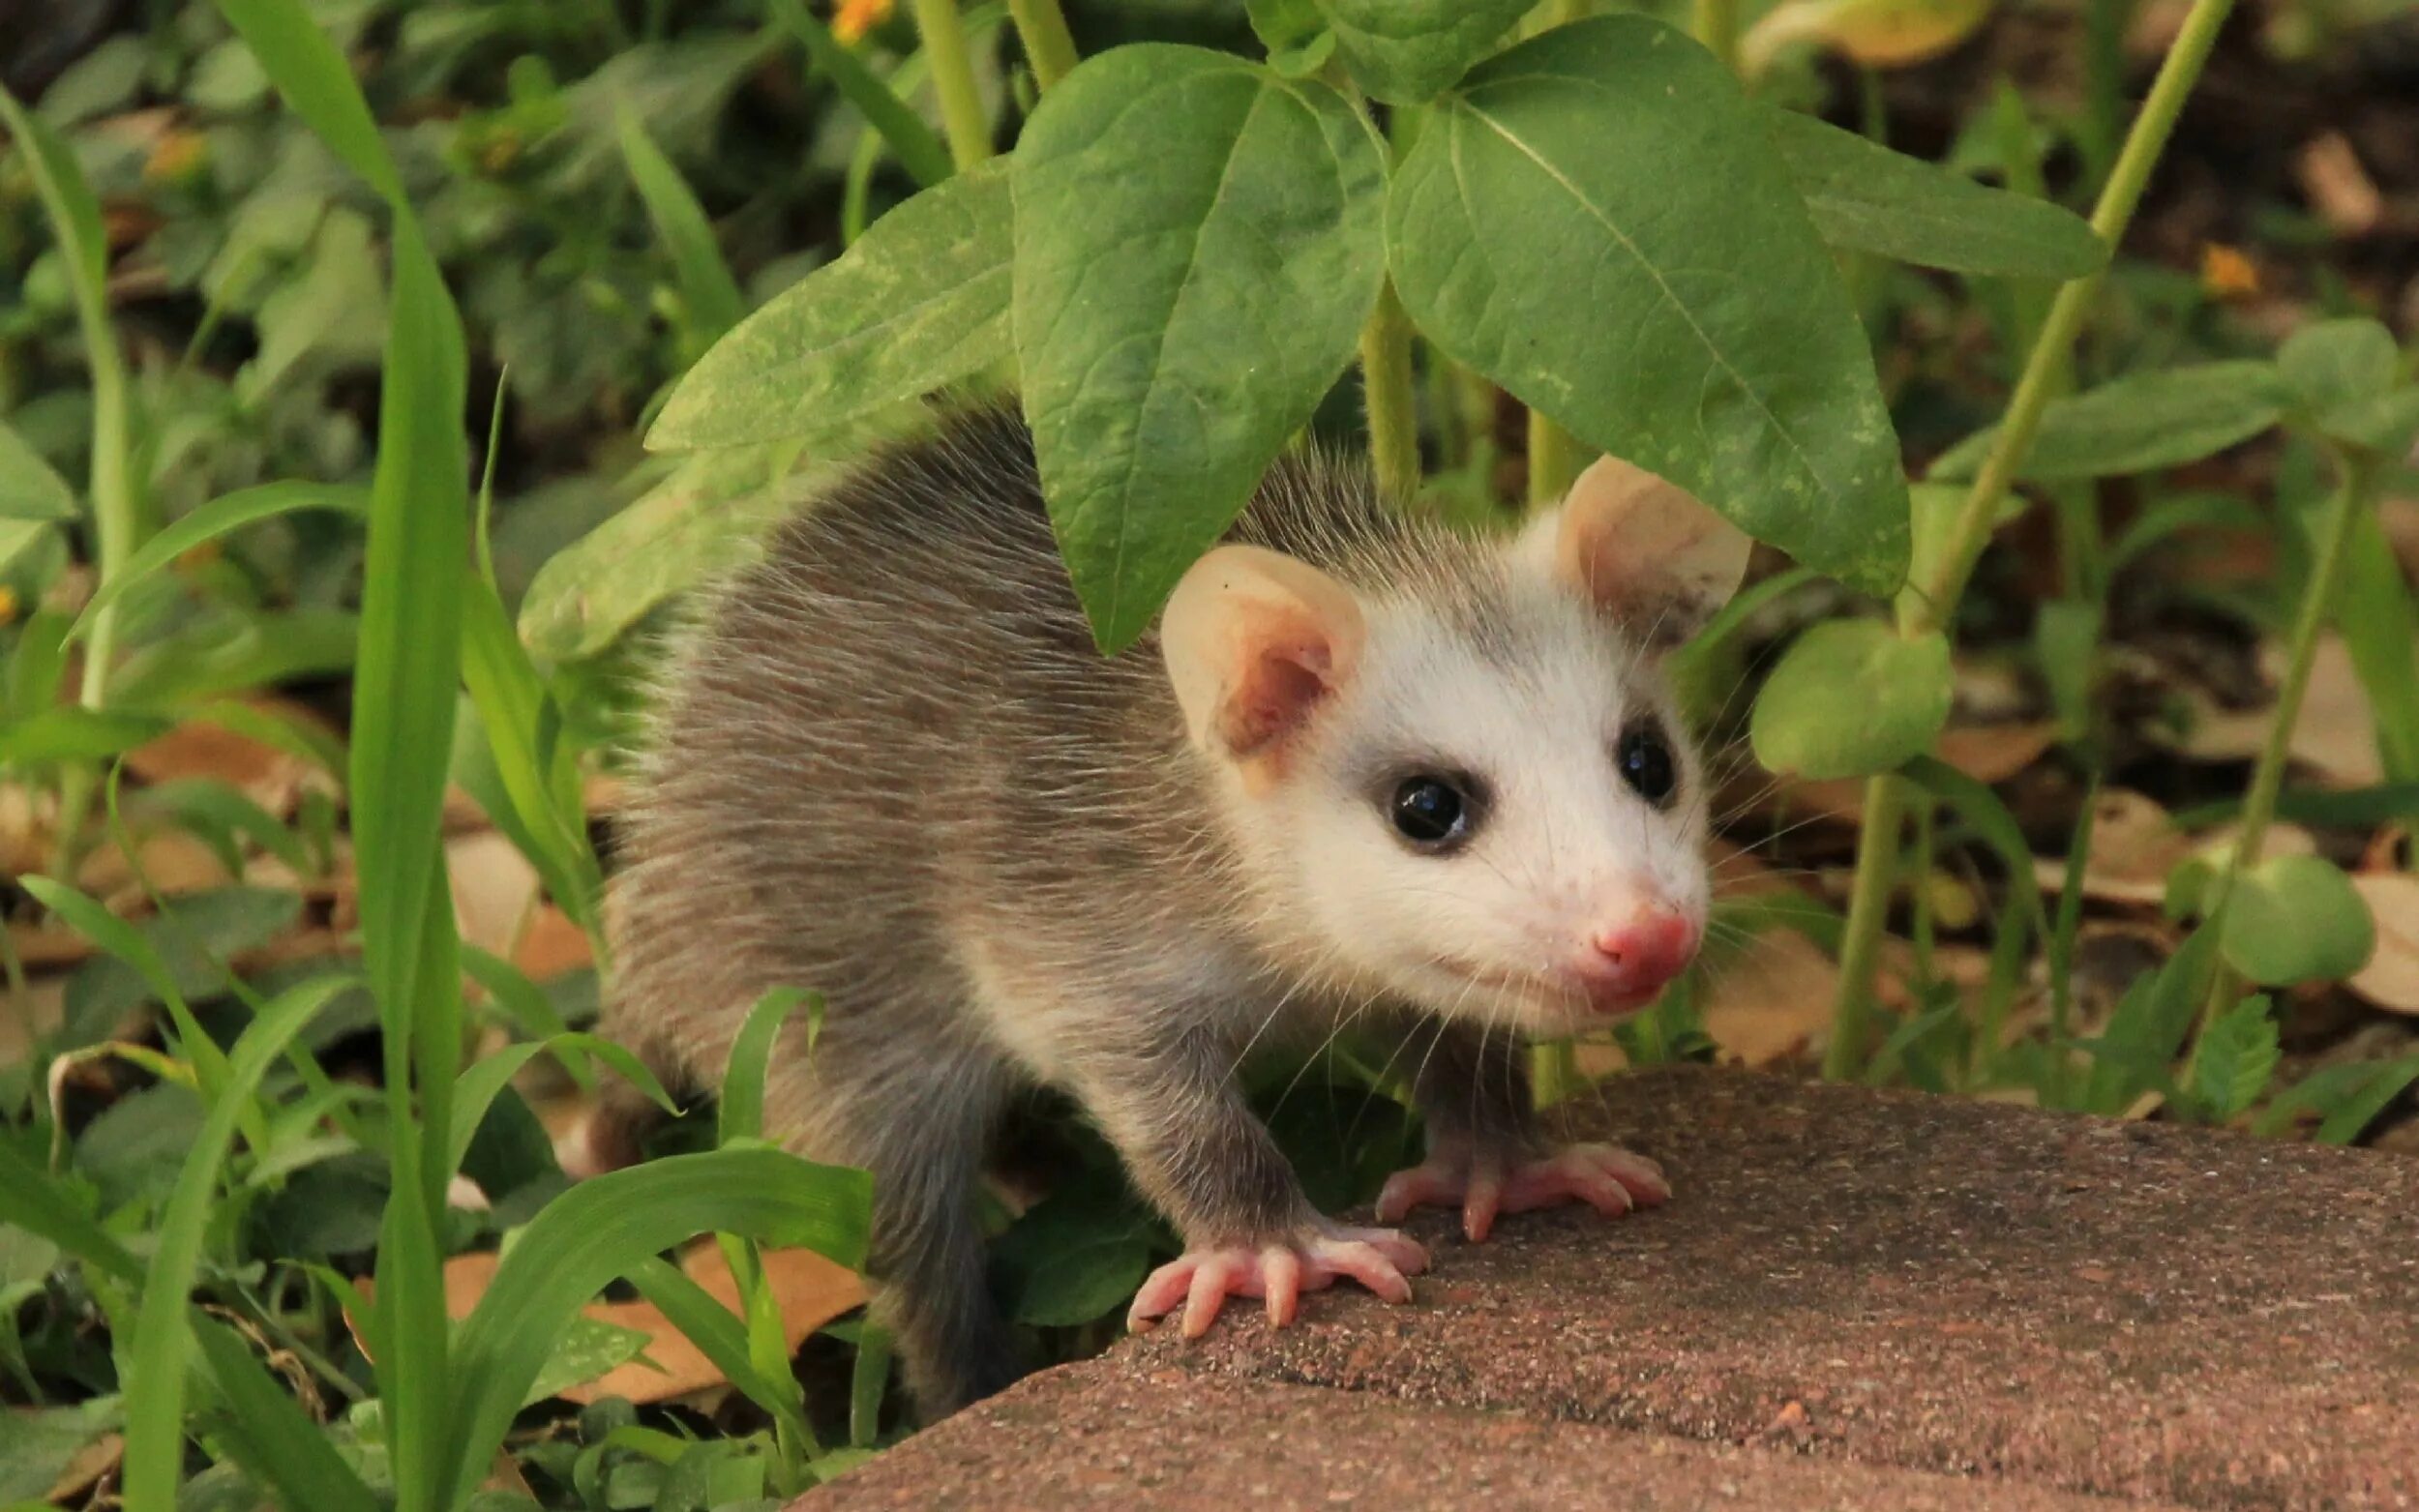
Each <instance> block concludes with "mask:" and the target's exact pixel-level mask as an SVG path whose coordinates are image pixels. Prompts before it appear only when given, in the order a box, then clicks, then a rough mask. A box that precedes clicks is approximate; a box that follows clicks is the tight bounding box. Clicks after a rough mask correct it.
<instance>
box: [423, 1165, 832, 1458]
mask: <svg viewBox="0 0 2419 1512" xmlns="http://www.w3.org/2000/svg"><path fill="white" fill-rule="evenodd" d="M872 1194H873V1181H872V1178H871V1177H869V1176H868V1175H866V1173H865V1172H864V1171H853V1170H850V1169H848V1168H845V1167H838V1166H818V1165H815V1164H813V1163H812V1162H809V1161H804V1160H800V1159H799V1158H798V1157H796V1156H794V1155H789V1154H784V1153H783V1152H781V1151H779V1150H774V1149H765V1148H755V1149H727V1150H712V1151H708V1152H706V1153H703V1154H698V1155H674V1156H672V1157H670V1158H668V1159H664V1160H658V1161H650V1162H648V1163H647V1164H645V1165H643V1166H634V1167H631V1168H629V1169H627V1170H624V1171H611V1172H609V1173H607V1174H605V1175H602V1176H598V1177H595V1178H594V1179H592V1180H588V1181H583V1182H582V1183H581V1184H580V1185H578V1186H576V1187H573V1188H572V1189H571V1190H570V1191H568V1192H566V1193H564V1194H563V1195H562V1196H560V1197H558V1198H556V1199H555V1200H554V1201H552V1202H550V1203H548V1204H547V1205H546V1207H545V1208H544V1209H542V1210H541V1211H540V1212H539V1213H538V1215H537V1217H536V1218H534V1219H532V1220H531V1221H530V1223H529V1225H528V1227H527V1228H525V1229H523V1230H522V1232H521V1237H520V1238H519V1239H518V1240H517V1241H515V1243H514V1244H513V1247H512V1249H511V1250H510V1251H509V1252H508V1253H507V1254H506V1255H505V1256H504V1259H503V1261H502V1263H500V1264H499V1265H497V1266H496V1268H495V1275H494V1278H493V1281H491V1282H490V1283H489V1286H488V1290H487V1294H486V1295H485V1296H483V1297H481V1298H480V1300H479V1305H478V1306H477V1307H476V1308H475V1309H473V1310H472V1312H471V1314H470V1316H469V1318H467V1319H464V1320H463V1324H462V1328H461V1332H460V1335H459V1337H458V1339H457V1341H456V1349H455V1356H454V1363H455V1366H456V1374H455V1378H454V1381H453V1387H454V1395H453V1401H452V1410H451V1412H450V1413H449V1415H448V1425H447V1428H448V1431H447V1433H446V1436H445V1437H446V1440H447V1442H448V1443H449V1444H450V1445H451V1446H452V1448H453V1450H454V1454H453V1465H454V1475H455V1478H454V1480H453V1482H452V1484H451V1485H450V1486H449V1487H448V1488H446V1491H445V1494H444V1496H443V1497H441V1498H439V1500H440V1504H445V1505H454V1504H459V1503H460V1502H461V1501H462V1500H463V1498H464V1497H468V1496H469V1494H470V1491H471V1489H472V1487H473V1486H475V1485H476V1483H477V1481H478V1478H479V1476H480V1475H481V1474H483V1473H485V1467H486V1464H487V1459H488V1456H489V1455H491V1454H493V1452H494V1449H495V1446H496V1445H497V1444H498V1443H500V1442H502V1441H503V1437H504V1433H505V1430H506V1429H508V1428H510V1427H511V1426H512V1418H513V1413H514V1411H515V1410H516V1409H517V1408H519V1406H520V1403H521V1400H522V1396H523V1393H524V1392H526V1391H527V1389H528V1386H529V1383H530V1382H531V1381H532V1380H534V1379H537V1372H538V1370H539V1368H540V1367H541V1366H543V1365H544V1364H545V1363H546V1360H547V1357H548V1355H549V1354H550V1353H551V1352H552V1348H553V1343H554V1340H555V1338H556V1336H557V1335H559V1334H560V1333H561V1332H562V1329H563V1327H564V1325H565V1324H566V1323H568V1322H569V1321H570V1319H571V1318H572V1317H573V1316H574V1315H575V1314H577V1313H578V1312H579V1310H580V1309H581V1308H582V1306H584V1305H585V1304H586V1303H587V1301H588V1299H589V1298H590V1297H592V1296H594V1295H595V1294H596V1292H597V1290H598V1289H600V1288H602V1287H604V1286H605V1285H606V1284H607V1283H609V1282H611V1281H612V1279H613V1278H614V1277H616V1276H621V1275H625V1274H627V1273H628V1272H630V1271H631V1270H633V1269H635V1268H637V1267H638V1265H639V1263H640V1261H642V1260H644V1259H646V1258H647V1257H649V1256H652V1255H655V1254H658V1253H660V1252H662V1251H664V1250H667V1249H670V1248H672V1246H673V1245H675V1244H679V1243H681V1242H682V1241H684V1240H686V1239H688V1238H691V1237H693V1236H694V1235H696V1234H700V1233H705V1232H711V1231H720V1232H725V1233H742V1234H746V1235H748V1236H749V1237H751V1238H758V1239H763V1240H766V1241H768V1242H772V1243H781V1244H797V1245H804V1246H805V1247H806V1248H808V1249H811V1250H814V1251H815V1252H816V1253H818V1254H820V1255H824V1256H828V1257H829V1258H831V1259H832V1260H838V1261H839V1262H840V1263H842V1264H844V1265H849V1266H851V1267H856V1266H861V1265H863V1264H864V1261H865V1245H866V1235H867V1228H868V1223H869V1211H870V1206H871V1201H872Z"/></svg>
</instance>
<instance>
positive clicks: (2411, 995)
mask: <svg viewBox="0 0 2419 1512" xmlns="http://www.w3.org/2000/svg"><path fill="white" fill-rule="evenodd" d="M2352 887H2353V889H2354V890H2356V891H2357V892H2358V893H2359V894H2360V896H2361V898H2362V899H2363V900H2365V901H2366V902H2367V903H2368V904H2369V912H2370V914H2371V915H2372V916H2374V918H2375V920H2376V925H2377V948H2376V954H2374V955H2373V956H2371V957H2370V958H2369V964H2367V965H2365V966H2362V967H2361V968H2360V969H2359V970H2358V971H2356V972H2354V973H2353V974H2352V976H2351V978H2350V980H2349V981H2347V982H2346V983H2345V984H2344V985H2345V986H2347V987H2349V988H2350V989H2351V990H2352V991H2353V992H2355V993H2359V994H2360V995H2361V996H2362V997H2365V998H2367V999H2368V1000H2369V1001H2370V1002H2373V1003H2374V1004H2376V1005H2377V1006H2378V1007H2380V1008H2390V1009H2392V1010H2393V1011H2394V1012H2396V1013H2411V1014H2419V876H2412V875H2409V874H2408V873H2404V872H2363V873H2360V874H2358V875H2355V876H2354V877H2353V878H2352Z"/></svg>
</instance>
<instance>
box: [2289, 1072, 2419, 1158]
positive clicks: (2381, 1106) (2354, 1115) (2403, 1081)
mask: <svg viewBox="0 0 2419 1512" xmlns="http://www.w3.org/2000/svg"><path fill="white" fill-rule="evenodd" d="M2412 1082H2419V1055H2404V1057H2403V1058H2401V1059H2400V1060H2362V1061H2355V1062H2353V1063H2352V1064H2350V1065H2343V1066H2326V1067H2322V1068H2321V1069H2319V1070H2316V1071H2314V1072H2312V1073H2311V1074H2310V1075H2309V1076H2307V1077H2304V1078H2303V1079H2302V1080H2301V1081H2299V1082H2294V1083H2293V1085H2292V1086H2290V1087H2288V1088H2287V1089H2285V1092H2283V1093H2282V1094H2280V1095H2279V1096H2278V1097H2277V1099H2276V1100H2275V1101H2274V1102H2272V1103H2270V1104H2269V1105H2268V1106H2267V1107H2266V1108H2265V1109H2263V1110H2261V1112H2260V1114H2259V1117H2258V1118H2257V1119H2256V1120H2255V1121H2254V1123H2253V1124H2252V1130H2253V1132H2254V1133H2256V1134H2262V1135H2273V1134H2281V1133H2283V1132H2284V1131H2285V1129H2287V1128H2290V1127H2291V1126H2292V1122H2293V1115H2294V1114H2295V1113H2297V1112H2304V1111H2305V1110H2306V1111H2308V1112H2314V1113H2316V1114H2318V1116H2319V1119H2320V1122H2319V1125H2318V1134H2317V1140H2318V1142H2319V1143H2321V1144H2349V1143H2350V1142H2351V1141H2354V1140H2356V1139H2358V1138H2360V1134H2361V1131H2362V1130H2364V1129H2366V1128H2368V1127H2369V1125H2370V1124H2372V1123H2374V1122H2375V1121H2376V1117H2377V1114H2379V1113H2381V1112H2385V1110H2386V1109H2387V1107H2389V1106H2390V1105H2391V1104H2392V1103H2393V1101H2394V1100H2395V1099H2396V1098H2398V1097H2400V1096H2402V1095H2403V1091H2404V1088H2405V1087H2408V1086H2409V1085H2410V1084H2411V1083H2412Z"/></svg>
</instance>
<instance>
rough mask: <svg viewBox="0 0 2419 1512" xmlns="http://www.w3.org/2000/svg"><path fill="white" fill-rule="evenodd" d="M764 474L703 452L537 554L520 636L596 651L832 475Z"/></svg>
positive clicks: (750, 555) (733, 564)
mask: <svg viewBox="0 0 2419 1512" xmlns="http://www.w3.org/2000/svg"><path fill="white" fill-rule="evenodd" d="M767 308H768V309H769V308H770V307H767ZM745 334H746V327H741V328H740V330H738V331H736V332H733V333H732V337H733V338H734V339H735V338H736V337H739V336H743V335H745ZM712 360H713V359H712V358H711V356H709V357H708V358H707V361H709V362H710V361H712ZM768 473H769V468H768V467H766V466H765V465H764V464H763V463H762V461H758V462H755V463H754V464H752V465H749V464H744V463H741V462H740V461H739V460H738V459H736V458H734V457H732V455H730V454H725V453H709V454H707V456H706V457H703V458H700V459H697V460H696V461H695V462H694V463H693V464H691V465H689V466H685V467H683V468H681V469H680V470H679V471H677V472H675V473H673V475H672V477H670V478H668V479H666V480H665V481H664V482H663V483H662V484H661V485H659V486H657V487H656V488H653V489H649V490H647V492H646V493H645V494H643V495H642V496H641V497H640V498H639V500H638V501H637V502H636V503H633V504H632V505H631V506H630V507H629V508H627V509H625V510H623V511H622V512H621V513H620V514H618V515H615V516H614V517H613V518H612V519H608V520H606V521H605V522H604V523H603V524H601V525H599V526H597V527H596V528H595V529H594V530H591V531H589V532H588V533H587V534H586V535H584V536H582V537H581V538H580V540H579V541H577V542H575V543H574V544H572V545H571V546H569V547H566V548H563V549H562V550H560V551H557V552H555V553H554V554H553V555H552V556H551V557H549V558H547V562H546V565H545V566H543V567H541V568H539V569H538V573H537V576H536V577H535V578H531V579H530V581H529V591H528V593H527V595H526V596H525V597H523V599H522V601H521V626H520V628H521V638H522V639H523V642H525V643H526V644H527V646H528V648H529V649H530V651H532V652H533V653H535V654H536V655H538V656H541V657H545V658H547V659H548V660H550V661H554V662H576V661H580V660H582V659H583V658H586V657H591V656H594V655H596V654H597V653H598V652H600V651H603V650H604V649H605V648H606V647H608V646H610V645H612V643H613V642H614V641H615V640H616V639H618V638H620V637H621V635H622V633H623V632H624V631H626V630H628V629H629V628H630V627H631V626H632V625H635V624H637V623H638V622H639V620H640V619H641V618H642V617H643V616H644V615H645V614H646V613H647V612H648V611H649V610H651V609H653V608H655V607H656V606H658V605H660V604H662V603H663V602H664V601H665V600H666V599H669V598H671V597H672V596H673V595H674V594H677V593H681V592H684V591H686V590H687V589H689V588H692V587H695V586H696V585H697V584H699V583H701V582H703V581H705V580H706V579H707V578H713V577H716V576H719V575H721V574H724V573H728V572H732V571H735V570H736V569H738V568H739V567H741V566H744V565H746V564H747V563H749V562H752V561H754V560H755V559H756V558H757V556H758V555H759V554H760V552H761V549H762V547H761V539H760V538H761V537H762V534H763V532H764V530H765V529H766V528H767V527H768V526H770V525H771V524H773V523H774V522H775V521H776V520H779V519H784V518H786V517H787V516H788V515H790V514H791V512H792V511H793V510H795V509H796V508H797V507H798V500H799V498H800V497H801V496H803V495H808V494H811V493H812V492H813V491H814V490H815V489H816V488H817V487H818V486H819V484H821V482H826V481H828V480H830V479H832V478H835V477H837V476H838V473H837V472H836V471H835V470H831V469H810V470H809V472H808V473H807V474H806V475H804V476H802V477H800V478H798V479H796V480H794V481H792V482H791V483H787V484H784V485H782V486H780V487H774V486H772V481H771V479H770V478H769V476H768Z"/></svg>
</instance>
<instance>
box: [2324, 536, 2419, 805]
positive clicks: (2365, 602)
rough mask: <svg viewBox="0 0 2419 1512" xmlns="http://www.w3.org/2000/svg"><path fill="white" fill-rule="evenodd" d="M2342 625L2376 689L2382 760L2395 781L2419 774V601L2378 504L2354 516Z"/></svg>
mask: <svg viewBox="0 0 2419 1512" xmlns="http://www.w3.org/2000/svg"><path fill="white" fill-rule="evenodd" d="M2335 625H2336V628H2337V629H2338V630H2339V631H2341V632H2342V633H2343V637H2344V649H2345V650H2347V651H2349V652H2350V653H2351V659H2352V668H2353V670H2354V671H2355V672H2357V673H2358V674H2359V677H2360V686H2361V688H2362V690H2363V691H2364V692H2366V693H2367V694H2368V696H2369V704H2370V709H2371V712H2372V713H2373V714H2374V724H2375V726H2376V738H2377V756H2378V761H2379V765H2380V766H2381V767H2382V769H2383V771H2384V773H2385V776H2386V777H2387V778H2388V779H2390V780H2392V781H2396V782H2412V781H2419V602H2414V600H2413V596H2412V593H2411V587H2410V582H2409V579H2408V578H2404V576H2403V568H2402V562H2401V561H2400V559H2398V558H2397V557H2396V556H2395V554H2394V548H2393V546H2392V545H2391V543H2389V542H2388V541H2387V540H2386V536H2385V531H2384V528H2383V527H2382V526H2380V525H2379V524H2378V523H2377V517H2376V514H2375V512H2374V511H2373V510H2363V511H2361V512H2360V514H2359V515H2358V517H2357V518H2355V519H2353V521H2352V539H2351V543H2350V548H2349V550H2348V551H2346V552H2345V559H2344V588H2343V598H2342V600H2341V601H2340V602H2339V603H2338V605H2337V607H2336V611H2335ZM2406 812H2407V811H2406Z"/></svg>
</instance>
